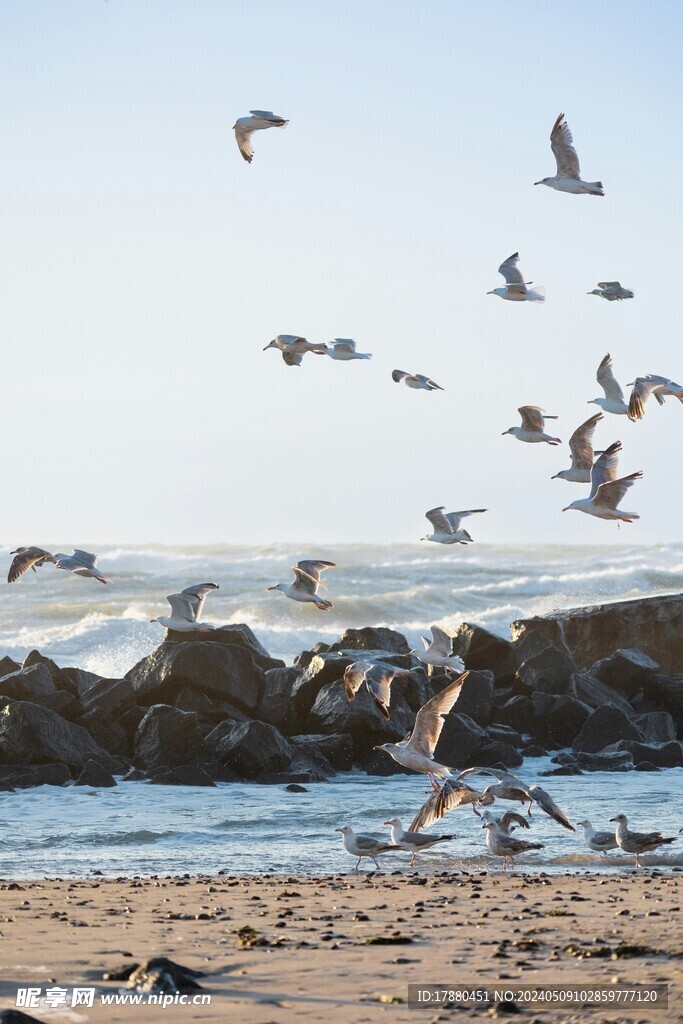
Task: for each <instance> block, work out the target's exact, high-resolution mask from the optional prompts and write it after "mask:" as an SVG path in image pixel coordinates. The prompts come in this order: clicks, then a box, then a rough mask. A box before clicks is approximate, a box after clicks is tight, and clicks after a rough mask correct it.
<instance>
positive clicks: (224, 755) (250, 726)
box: [206, 722, 294, 779]
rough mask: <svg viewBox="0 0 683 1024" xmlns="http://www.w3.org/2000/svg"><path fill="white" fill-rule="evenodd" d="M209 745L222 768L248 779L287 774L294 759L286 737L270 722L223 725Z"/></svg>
mask: <svg viewBox="0 0 683 1024" xmlns="http://www.w3.org/2000/svg"><path fill="white" fill-rule="evenodd" d="M206 745H207V747H208V748H209V749H210V751H211V753H212V754H213V755H214V756H215V757H217V758H218V759H219V760H220V761H221V763H222V764H224V765H226V767H228V768H230V770H231V771H234V772H237V774H238V775H240V776H242V778H246V779H255V778H257V777H258V776H260V775H266V774H268V773H275V772H280V771H284V770H285V769H287V768H288V767H289V765H290V763H291V762H292V760H293V757H294V750H293V748H292V747H291V745H290V744H289V743H288V742H287V740H286V739H285V737H284V736H283V735H282V734H281V733H280V732H279V731H278V730H277V729H276V728H275V726H274V725H268V724H267V723H266V722H239V723H237V724H235V723H230V722H222V723H221V724H220V725H217V726H216V728H215V729H214V730H213V731H212V732H211V733H209V735H208V736H207V738H206Z"/></svg>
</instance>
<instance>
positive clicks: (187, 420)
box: [0, 0, 683, 544]
mask: <svg viewBox="0 0 683 1024" xmlns="http://www.w3.org/2000/svg"><path fill="white" fill-rule="evenodd" d="M682 20H683V14H682V13H681V9H680V8H679V7H678V5H675V4H672V3H655V4H648V5H644V4H642V3H635V2H626V3H616V2H615V3H595V2H580V0H579V2H575V3H574V4H572V6H571V8H570V9H568V8H566V7H562V6H561V5H557V4H552V3H540V4H536V5H533V6H531V7H530V6H528V5H527V6H521V7H520V6H517V7H515V6H510V4H509V3H502V2H493V3H491V2H490V3H486V4H472V3H461V2H458V0H423V2H419V3H418V2H417V0H412V2H404V0H386V2H380V0H363V2H360V0H351V2H349V0H345V2H344V3H330V2H326V0H311V2H306V0H271V2H268V0H248V2H245V3H236V2H228V0H225V2H218V0H216V2H210V0H193V2H190V0H109V2H108V3H106V2H104V0H68V2H67V0H63V2H60V0H22V2H21V3H14V2H7V0H5V3H3V4H2V5H0V82H1V86H2V94H3V99H4V102H3V104H2V106H1V108H0V130H1V132H2V138H3V143H4V145H3V151H4V153H5V157H4V159H3V161H2V166H1V167H0V187H1V189H2V195H3V199H4V204H3V207H4V209H3V226H2V236H3V245H2V249H1V252H0V281H1V282H2V301H1V302H0V327H1V330H2V338H3V352H4V357H3V368H4V389H3V390H4V398H3V403H2V420H3V427H4V429H3V451H4V457H3V464H4V479H5V483H6V494H5V500H4V502H3V506H4V508H3V516H2V520H3V529H2V535H3V538H4V540H5V542H8V543H9V542H12V543H16V544H18V543H23V544H28V543H38V544H43V543H48V542H49V541H51V540H52V539H68V540H72V541H74V542H85V541H87V542H88V543H91V542H97V541H115V540H116V541H122V542H141V543H144V542H150V541H160V542H171V541H181V542H187V543H196V544H201V543H206V542H218V541H227V542H234V543H237V542H248V543H251V542H264V543H266V542H269V541H273V540H290V539H291V540H292V541H297V540H298V541H311V542H318V541H324V540H339V541H353V540H363V539H368V540H373V541H381V540H399V539H400V540H410V539H412V538H415V539H416V540H417V539H418V538H419V537H420V536H421V535H422V534H423V533H424V532H425V528H426V526H427V524H426V521H425V520H424V519H423V518H422V517H423V513H424V511H425V510H426V509H428V508H431V507H432V506H434V505H440V504H446V505H447V506H448V507H449V508H463V507H470V506H472V505H474V506H475V507H476V506H488V507H489V508H490V509H491V512H490V513H489V515H487V516H482V517H477V522H476V524H473V528H472V532H473V533H474V535H475V538H476V539H478V540H481V541H489V542H499V541H500V542H514V541H516V540H519V541H544V542H545V541H557V542H588V543H590V542H601V541H609V540H615V541H616V540H620V539H628V540H629V541H631V542H633V541H637V540H643V541H648V542H651V541H658V540H663V541H665V540H670V539H675V538H677V537H679V536H680V512H679V509H680V504H681V500H682V499H683V487H682V483H681V473H680V456H679V446H680V438H681V437H682V436H683V407H681V405H680V404H679V403H677V402H675V400H669V402H668V403H667V405H666V407H665V408H664V409H661V410H660V409H659V408H656V407H653V408H651V409H648V414H647V416H646V418H645V420H644V421H643V422H642V423H639V424H631V423H629V422H627V421H626V420H625V418H622V417H607V418H606V420H605V422H604V423H603V424H602V425H601V427H600V428H599V433H598V436H597V440H598V442H599V446H600V447H602V446H604V445H607V444H608V443H610V442H611V441H613V440H616V439H617V438H619V439H621V440H622V442H623V444H624V456H623V460H622V464H621V468H622V470H623V472H624V473H628V472H632V471H633V470H636V469H643V470H644V471H645V478H644V480H643V481H642V483H639V484H638V485H637V486H636V487H634V488H633V489H632V491H631V493H630V494H629V496H628V498H627V499H626V500H625V502H624V506H625V507H626V508H628V509H630V510H633V511H637V512H640V513H641V516H642V519H641V521H640V523H638V524H637V525H634V526H631V527H628V526H626V527H624V528H623V529H622V530H621V531H618V530H617V528H616V526H615V525H613V524H606V523H603V522H599V521H596V520H592V519H591V518H590V517H588V516H585V515H581V514H580V513H575V512H571V513H565V514H564V515H563V514H562V512H561V511H560V510H561V509H562V507H563V506H564V505H566V504H568V503H569V502H570V501H571V500H573V499H574V498H576V497H582V496H584V492H585V488H582V487H581V486H580V485H570V484H567V483H565V482H563V481H551V480H550V477H551V476H552V474H553V473H555V472H557V471H558V470H560V469H564V468H566V467H567V466H568V465H569V462H568V449H567V448H566V447H564V448H562V449H550V448H548V447H546V446H531V445H523V444H521V443H519V442H518V441H516V440H514V439H513V438H512V437H501V432H502V431H503V430H505V429H506V428H507V427H509V426H511V425H513V424H515V423H517V422H518V417H517V413H516V409H517V406H518V405H521V404H524V403H530V404H539V405H542V406H544V407H545V408H546V409H547V410H548V411H549V412H553V413H557V414H559V415H560V417H561V418H560V420H559V421H558V424H557V433H558V436H560V437H561V438H563V440H565V441H566V440H567V439H568V437H569V435H570V433H571V432H572V430H573V429H574V427H576V426H577V425H578V424H579V423H580V422H581V421H582V420H583V419H584V418H586V417H587V416H588V415H589V414H590V413H591V412H592V411H595V407H594V406H588V405H586V401H587V400H588V399H590V398H594V397H595V396H596V395H597V394H598V393H599V391H598V388H597V385H596V383H595V379H594V375H595V368H596V367H597V364H598V362H599V361H600V359H601V358H602V356H603V355H604V354H605V352H606V351H608V350H609V351H611V352H612V354H613V356H614V360H615V367H616V371H617V375H618V377H619V379H620V380H621V381H622V382H623V383H624V384H626V382H627V381H630V380H632V379H633V377H634V376H636V375H637V374H643V373H648V372H651V373H660V374H664V375H667V376H671V377H673V378H674V379H679V380H680V379H681V377H683V359H682V358H681V355H680V348H681V345H680V333H681V312H680V300H679V294H680V287H681V286H680V281H679V275H680V258H679V251H678V249H679V244H680V237H681V216H680V214H681V210H680V199H679V193H680V178H681V173H680V168H681V159H682V156H683V145H682V143H681V138H680V131H679V123H680V113H681V70H680V52H681V41H682V40H681V35H682V33H681V22H682ZM250 108H265V109H272V110H274V111H275V112H276V113H278V114H281V115H283V116H285V117H288V118H290V124H289V126H288V127H287V128H286V129H285V130H284V131H275V130H272V131H268V132H263V133H260V134H258V135H256V136H255V137H254V145H255V150H256V155H255V157H254V162H253V164H252V165H250V166H249V165H247V164H246V163H244V162H243V160H242V159H241V157H240V155H239V153H238V151H237V148H236V146H235V141H234V135H233V132H232V131H231V126H232V124H233V123H234V121H235V119H236V118H237V117H239V116H241V115H244V114H246V113H247V112H248V111H249V109H250ZM561 110H563V111H564V112H565V113H566V115H567V118H568V121H569V124H570V126H571V128H572V130H573V132H574V138H575V142H576V145H577V149H578V152H579V156H580V158H581V166H582V172H583V175H584V177H585V178H587V179H590V180H593V179H601V180H602V181H603V182H604V184H605V189H606V198H605V199H598V198H592V197H588V196H586V197H579V196H569V195H564V194H560V193H556V192H553V191H551V190H549V189H546V188H543V187H540V186H539V187H537V188H534V187H533V184H532V183H533V182H534V181H536V180H538V179H539V178H541V177H543V176H545V175H548V174H552V173H553V172H554V161H553V158H552V154H551V152H550V148H549V141H548V135H549V132H550V128H551V126H552V124H553V121H554V119H555V117H556V116H557V114H558V113H559V112H560V111H561ZM516 249H518V250H519V251H520V254H521V258H522V267H523V269H524V271H525V274H526V275H527V279H531V280H533V281H534V282H536V283H537V284H544V285H545V286H546V288H547V295H548V298H547V301H546V303H545V305H544V306H533V305H531V304H519V305H518V304H513V303H506V302H502V301H500V300H499V299H498V298H496V297H494V296H488V295H486V292H487V290H489V289H491V288H494V287H496V286H498V285H499V284H500V283H501V279H500V278H499V277H498V275H497V273H496V268H497V266H498V264H499V263H500V262H501V260H502V259H504V258H505V257H507V256H508V255H509V254H510V253H511V252H513V251H515V250H516ZM604 279H607V280H610V279H619V280H620V281H621V282H622V283H623V284H625V285H626V286H628V287H632V288H633V289H634V290H635V292H636V298H635V299H634V300H633V301H632V302H626V303H622V304H617V303H613V304H609V303H606V302H604V301H602V300H600V299H598V298H595V297H593V296H588V295H586V292H587V291H588V290H589V289H590V288H592V287H594V286H595V283H596V282H597V281H598V280H604ZM278 333H300V334H304V335H306V336H307V337H308V338H309V339H314V340H327V339H330V338H333V337H335V336H348V337H354V338H356V340H357V342H358V345H359V348H360V349H362V350H363V351H371V352H373V353H374V359H373V360H372V361H371V362H370V363H351V364H335V363H333V362H332V361H331V360H329V359H323V358H318V357H313V356H309V357H307V358H306V359H305V361H304V364H303V366H302V367H301V368H300V369H296V368H287V367H285V365H284V364H283V363H282V360H281V359H280V357H279V356H278V355H277V354H276V353H275V352H266V353H264V352H263V351H262V349H263V346H264V345H266V344H267V342H268V341H269V340H270V339H271V338H272V337H273V336H274V335H276V334H278ZM394 367H399V368H401V369H405V370H408V371H417V372H422V373H426V374H429V375H430V376H432V377H434V378H435V379H436V380H437V381H438V382H439V383H441V384H443V386H444V387H445V388H446V391H445V392H444V393H434V394H427V393H422V392H419V393H418V392H412V391H409V390H408V389H406V388H404V387H399V386H397V385H395V384H394V383H393V382H392V380H391V377H390V374H391V370H392V369H393V368H394ZM672 469H673V472H672ZM626 534H628V536H627V537H626ZM0 539H1V538H0Z"/></svg>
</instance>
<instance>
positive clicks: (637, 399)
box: [628, 373, 683, 420]
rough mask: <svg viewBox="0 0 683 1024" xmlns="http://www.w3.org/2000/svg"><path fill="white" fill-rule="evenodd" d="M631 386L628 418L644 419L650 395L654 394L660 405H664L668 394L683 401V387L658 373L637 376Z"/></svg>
mask: <svg viewBox="0 0 683 1024" xmlns="http://www.w3.org/2000/svg"><path fill="white" fill-rule="evenodd" d="M629 387H632V388H633V391H632V392H631V397H630V399H629V403H628V418H629V419H630V420H642V418H643V416H644V415H645V403H646V402H647V400H648V398H649V397H650V395H654V396H655V398H656V399H657V402H658V403H659V405H664V399H665V397H666V396H667V395H673V396H674V397H675V398H677V399H678V400H679V401H680V402H683V387H681V385H680V384H676V382H675V381H673V380H669V378H668V377H659V376H658V375H657V374H656V373H648V375H647V376H646V377H636V379H635V380H634V381H633V383H632V384H630V385H629Z"/></svg>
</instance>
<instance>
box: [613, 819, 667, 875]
mask: <svg viewBox="0 0 683 1024" xmlns="http://www.w3.org/2000/svg"><path fill="white" fill-rule="evenodd" d="M610 821H616V823H617V827H616V829H615V831H614V838H615V839H616V841H617V846H618V847H619V849H620V850H623V851H624V853H634V854H635V857H636V868H642V866H643V865H642V864H641V863H640V858H641V856H642V855H643V854H644V853H649V852H650V851H651V850H656V849H657V848H658V847H660V846H667V845H668V844H669V843H675V842H676V840H677V839H678V836H673V837H667V836H664V835H662V833H661V832H631V831H630V829H629V827H628V818H627V817H626V815H625V814H617V815H616V817H614V818H610Z"/></svg>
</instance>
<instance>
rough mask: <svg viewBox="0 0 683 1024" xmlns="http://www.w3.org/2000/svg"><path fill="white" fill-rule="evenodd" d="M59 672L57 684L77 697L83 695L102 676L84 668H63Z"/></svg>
mask: <svg viewBox="0 0 683 1024" xmlns="http://www.w3.org/2000/svg"><path fill="white" fill-rule="evenodd" d="M59 673H60V675H59V683H58V684H57V685H58V686H60V687H61V688H62V689H64V690H68V691H69V693H73V694H74V696H77V697H83V696H84V695H85V694H86V693H87V692H88V690H90V689H91V687H93V686H94V685H95V684H96V683H98V682H99V681H100V679H101V678H102V677H101V676H98V675H97V674H96V673H95V672H88V671H86V669H84V668H61V669H59Z"/></svg>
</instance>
